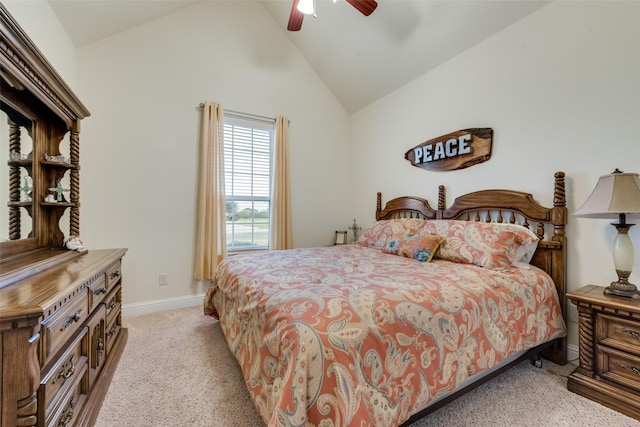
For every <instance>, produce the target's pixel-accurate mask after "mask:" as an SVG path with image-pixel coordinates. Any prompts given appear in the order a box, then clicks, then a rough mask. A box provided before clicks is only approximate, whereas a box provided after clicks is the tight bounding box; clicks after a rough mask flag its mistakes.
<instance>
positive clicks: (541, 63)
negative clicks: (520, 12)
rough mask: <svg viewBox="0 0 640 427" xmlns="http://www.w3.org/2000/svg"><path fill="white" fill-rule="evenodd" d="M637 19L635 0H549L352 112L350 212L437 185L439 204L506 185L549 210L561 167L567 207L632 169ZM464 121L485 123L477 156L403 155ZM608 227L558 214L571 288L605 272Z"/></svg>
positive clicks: (602, 281) (637, 273) (636, 239)
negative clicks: (487, 144) (485, 153)
mask: <svg viewBox="0 0 640 427" xmlns="http://www.w3.org/2000/svg"><path fill="white" fill-rule="evenodd" d="M638 16H640V3H638V2H554V3H552V4H550V5H548V6H546V7H544V8H542V9H541V10H539V11H537V12H535V13H534V14H532V15H530V16H529V17H527V18H525V19H523V20H521V21H520V22H518V23H516V24H514V25H512V26H511V27H509V28H507V29H506V30H504V31H502V32H501V33H499V34H497V35H495V36H493V37H491V38H490V39H488V40H486V41H485V42H483V43H481V44H479V45H478V46H476V47H474V48H472V49H470V50H468V51H467V52H465V53H463V54H461V55H460V56H458V57H456V58H454V59H453V60H451V61H449V62H447V63H445V64H443V65H442V66H440V67H439V68H438V69H436V70H434V71H432V72H430V73H428V74H425V75H423V76H421V77H420V78H418V79H416V80H415V81H413V82H411V83H410V84H408V85H406V86H405V87H403V88H401V89H399V90H397V91H395V92H394V93H392V94H390V95H388V96H387V97H385V98H383V99H381V100H380V101H378V102H376V103H374V104H372V105H370V106H368V107H367V108H365V109H363V110H361V111H359V112H358V113H356V114H354V115H353V116H352V120H351V137H350V139H351V157H352V159H353V160H354V161H353V162H352V163H353V164H355V165H356V167H355V168H353V169H352V177H351V180H352V185H353V186H354V188H355V189H356V191H355V192H354V195H353V206H354V209H353V210H354V212H355V214H356V215H357V217H358V218H368V220H369V222H368V223H367V224H370V223H371V222H373V216H372V210H373V208H374V206H375V205H374V203H375V194H376V192H377V191H381V192H382V194H383V199H384V200H389V199H391V198H393V197H397V196H401V195H409V194H410V195H418V196H422V197H424V198H427V199H429V200H431V201H433V205H434V207H435V205H436V204H437V187H438V185H440V184H444V185H445V186H446V188H447V194H448V199H447V203H451V202H452V200H453V198H454V197H455V196H457V195H460V194H464V193H466V192H469V191H475V190H478V189H484V188H511V189H517V190H521V191H527V192H531V193H532V194H533V195H534V196H535V197H536V198H537V199H538V201H540V202H541V203H543V204H545V205H547V206H551V205H552V195H553V192H552V191H553V175H554V172H556V171H564V172H565V173H566V176H567V178H566V187H567V192H566V194H567V199H568V209H569V213H570V214H571V213H572V212H573V211H575V210H576V209H577V208H578V207H579V206H580V205H581V204H582V203H583V202H584V201H585V200H586V198H587V197H588V195H589V194H590V192H591V190H592V189H593V187H594V186H595V184H596V182H597V180H598V177H599V176H600V175H604V174H608V173H611V172H612V171H613V170H614V169H615V168H620V169H621V170H623V171H625V172H640V165H639V164H638V159H639V158H640V135H639V134H638V126H637V123H638V112H639V111H640V80H639V79H640V44H639V43H638V40H640V26H638V25H637V22H636V20H637V17H638ZM470 127H491V128H493V129H494V145H493V152H492V156H491V159H490V160H489V161H488V162H486V163H482V164H480V165H477V166H473V167H471V168H468V169H464V170H460V171H454V172H432V171H426V170H423V169H419V168H416V167H413V166H411V165H410V164H409V162H408V161H406V160H405V159H404V153H405V152H406V151H407V150H408V149H410V148H413V147H414V146H416V145H418V144H419V143H421V142H423V141H426V140H428V139H431V138H434V137H437V136H439V135H443V134H446V133H449V132H452V131H455V130H459V129H465V128H470ZM609 222H614V221H607V220H594V219H582V218H574V217H570V218H569V223H568V228H567V235H568V237H569V248H568V287H569V289H570V290H573V289H577V288H579V287H581V286H583V285H586V284H598V285H605V286H606V285H608V284H609V282H611V281H612V280H613V279H615V278H616V274H615V269H614V266H613V261H612V256H611V249H612V240H613V238H614V236H615V229H614V227H612V226H611V225H609ZM629 222H633V221H629ZM363 223H364V221H363ZM630 235H631V237H632V240H633V243H634V245H635V248H636V257H635V263H634V267H633V273H632V276H631V281H632V282H634V283H637V284H640V257H639V256H638V255H640V226H637V227H634V228H632V229H631V231H630ZM571 318H572V319H575V310H574V309H573V306H572V310H571ZM571 329H572V330H571V331H570V342H573V343H575V342H577V338H576V337H577V335H576V331H575V324H572V325H571Z"/></svg>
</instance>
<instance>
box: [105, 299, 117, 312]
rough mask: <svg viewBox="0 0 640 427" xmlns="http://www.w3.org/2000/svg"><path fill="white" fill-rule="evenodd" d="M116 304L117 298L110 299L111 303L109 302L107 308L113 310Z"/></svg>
mask: <svg viewBox="0 0 640 427" xmlns="http://www.w3.org/2000/svg"><path fill="white" fill-rule="evenodd" d="M115 306H116V300H114V299H112V300H111V301H109V304H107V308H108V309H109V310H111V309H112V308H113V307H115Z"/></svg>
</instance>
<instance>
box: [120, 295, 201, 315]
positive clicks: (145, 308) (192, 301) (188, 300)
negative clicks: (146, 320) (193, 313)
mask: <svg viewBox="0 0 640 427" xmlns="http://www.w3.org/2000/svg"><path fill="white" fill-rule="evenodd" d="M203 298H204V294H200V295H189V296H185V297H177V298H166V299H159V300H154V301H145V302H137V303H133V304H124V305H123V306H122V315H123V316H125V317H126V316H139V315H141V314H151V313H158V312H160V311H166V310H174V309H176V308H184V307H193V306H196V305H200V304H202V301H203Z"/></svg>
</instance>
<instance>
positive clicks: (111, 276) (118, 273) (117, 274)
mask: <svg viewBox="0 0 640 427" xmlns="http://www.w3.org/2000/svg"><path fill="white" fill-rule="evenodd" d="M118 277H120V270H118V271H114V272H113V273H111V275H110V276H109V279H111V280H113V279H115V278H118Z"/></svg>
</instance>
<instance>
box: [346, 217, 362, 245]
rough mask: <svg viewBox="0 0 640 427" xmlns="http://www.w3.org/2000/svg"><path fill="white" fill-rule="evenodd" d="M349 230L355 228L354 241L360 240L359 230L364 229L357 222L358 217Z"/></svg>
mask: <svg viewBox="0 0 640 427" xmlns="http://www.w3.org/2000/svg"><path fill="white" fill-rule="evenodd" d="M349 230H353V242H354V243H355V242H357V241H358V231H360V230H362V227H360V226H359V225H358V224H357V223H356V219H355V218H353V225H352V226H350V227H349Z"/></svg>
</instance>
